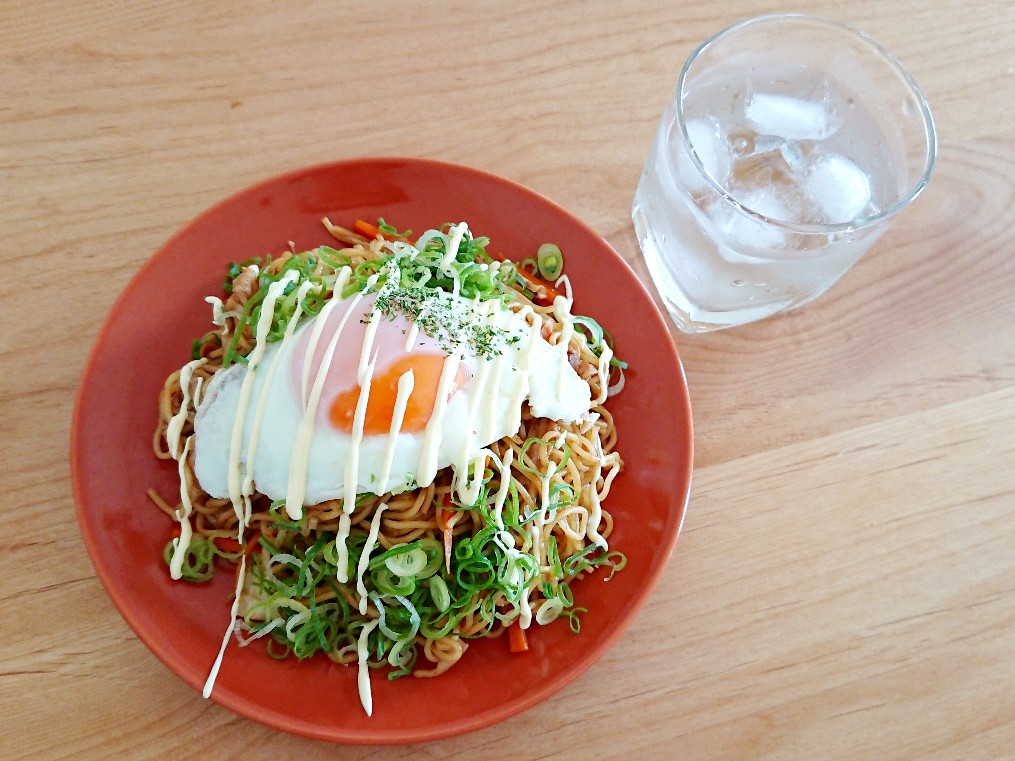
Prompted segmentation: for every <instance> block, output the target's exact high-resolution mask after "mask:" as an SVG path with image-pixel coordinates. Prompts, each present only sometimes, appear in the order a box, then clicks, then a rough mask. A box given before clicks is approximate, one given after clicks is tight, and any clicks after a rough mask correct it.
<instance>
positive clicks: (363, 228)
mask: <svg viewBox="0 0 1015 761" xmlns="http://www.w3.org/2000/svg"><path fill="white" fill-rule="evenodd" d="M352 229H353V230H355V231H356V232H358V233H359V234H360V235H362V236H363V237H365V238H369V239H370V240H374V239H375V238H376V237H377V236H380V237H382V238H384V240H388V241H396V240H400V241H402V242H404V241H405V237H404V236H403V237H399V236H397V235H388V233H386V232H384V231H383V230H381V229H380V228H379V227H378V226H377V225H372V224H370V223H369V222H367V221H366V220H365V219H357V220H356V221H355V222H353V223H352Z"/></svg>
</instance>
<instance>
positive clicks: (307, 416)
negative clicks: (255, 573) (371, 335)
mask: <svg viewBox="0 0 1015 761" xmlns="http://www.w3.org/2000/svg"><path fill="white" fill-rule="evenodd" d="M344 269H345V268H343V270H344ZM362 300H363V294H362V293H357V294H356V295H355V296H353V297H352V301H351V303H350V304H349V307H348V309H347V310H346V313H345V314H344V315H342V321H341V322H340V323H339V324H338V327H337V328H336V329H335V334H334V335H333V336H332V337H331V340H330V341H329V342H328V345H327V347H326V348H325V351H324V358H323V360H322V361H321V367H320V368H319V369H318V371H317V377H316V378H315V379H314V387H313V389H312V390H311V392H310V398H309V399H307V408H306V410H304V412H303V418H302V419H301V420H300V425H299V428H297V430H296V440H295V441H294V442H293V451H292V455H291V456H290V458H289V481H288V484H287V487H286V501H285V510H286V513H287V514H288V515H289V517H290V518H291V519H292V520H294V521H297V520H299V519H300V518H302V517H303V499H304V497H306V493H307V468H308V467H309V465H310V457H309V454H310V442H311V441H312V439H313V435H314V425H315V421H316V418H317V406H318V404H319V403H320V401H321V393H322V392H323V391H324V380H325V378H326V377H327V375H328V369H329V368H330V367H331V360H332V358H333V357H334V355H335V347H336V346H338V340H339V338H341V337H342V333H343V332H344V330H345V326H346V324H347V323H348V322H349V319H350V317H351V316H352V315H353V314H354V313H355V311H356V306H357V305H358V304H359V302H360V301H362ZM331 303H334V302H331ZM322 312H323V310H322ZM317 337H318V338H319V337H320V336H317ZM315 349H316V346H315V345H314V342H313V336H311V344H310V345H309V346H308V347H307V352H308V354H309V353H313V352H314V350H315ZM353 501H354V502H355V499H354V500H353Z"/></svg>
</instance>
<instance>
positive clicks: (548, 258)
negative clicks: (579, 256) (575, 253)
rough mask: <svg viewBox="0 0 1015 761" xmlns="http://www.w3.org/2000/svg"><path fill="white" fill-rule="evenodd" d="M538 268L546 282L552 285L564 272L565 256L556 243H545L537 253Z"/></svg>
mask: <svg viewBox="0 0 1015 761" xmlns="http://www.w3.org/2000/svg"><path fill="white" fill-rule="evenodd" d="M536 268H537V269H538V270H539V274H540V276H542V278H543V279H544V280H549V281H550V282H551V283H552V282H554V281H555V280H556V279H557V278H559V277H560V276H561V274H562V273H563V272H564V255H563V254H561V253H560V246H558V245H557V244H555V243H544V244H543V245H542V246H540V247H539V250H538V251H537V252H536Z"/></svg>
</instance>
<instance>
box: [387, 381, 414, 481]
mask: <svg viewBox="0 0 1015 761" xmlns="http://www.w3.org/2000/svg"><path fill="white" fill-rule="evenodd" d="M415 384H416V376H415V374H414V373H413V372H412V369H411V368H410V369H409V370H406V371H405V372H404V373H402V374H401V375H400V376H399V378H398V391H397V392H396V395H395V406H394V409H392V411H391V428H390V429H389V430H388V440H387V442H386V444H385V446H384V460H383V461H382V462H381V470H380V473H378V474H377V483H379V484H386V483H387V482H388V476H390V475H391V463H392V462H393V461H394V459H395V445H396V444H397V443H398V434H399V433H400V432H401V430H402V421H403V420H404V419H405V408H406V407H407V406H408V404H409V397H410V396H411V395H412V389H413V388H414V387H415ZM381 488H384V487H383V486H382V487H381Z"/></svg>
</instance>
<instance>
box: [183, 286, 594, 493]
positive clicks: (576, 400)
mask: <svg viewBox="0 0 1015 761" xmlns="http://www.w3.org/2000/svg"><path fill="white" fill-rule="evenodd" d="M445 296H446V297H448V298H451V297H450V295H448V294H446V295H445ZM455 300H456V301H457V303H456V304H455V308H456V309H469V308H470V307H469V302H467V301H465V300H464V299H455ZM370 303H372V302H370ZM364 304H367V301H366V300H364ZM365 308H366V309H368V308H369V306H366V307H365ZM499 320H500V324H501V326H502V327H504V326H506V330H507V331H508V332H509V333H510V334H513V335H518V336H519V337H520V339H521V340H519V341H517V342H516V343H511V342H506V343H505V344H504V345H503V346H502V347H501V350H502V352H503V356H502V358H501V360H500V361H502V362H503V363H506V367H504V368H503V369H504V372H502V373H501V374H500V382H499V384H495V385H496V388H495V389H490V387H489V386H490V384H487V388H486V393H484V395H483V397H482V398H479V399H477V401H476V404H474V405H473V406H474V407H476V406H478V407H479V408H480V411H481V413H482V418H483V422H482V424H478V423H477V421H476V419H475V418H474V417H473V416H472V415H470V401H471V400H472V393H474V392H475V391H476V385H477V384H476V383H475V380H476V375H477V372H478V371H479V369H480V365H481V363H489V362H493V361H495V360H493V359H488V358H485V357H478V356H476V355H475V354H474V353H473V352H471V351H465V352H464V356H462V359H461V361H462V365H463V366H464V368H465V369H466V371H467V375H468V381H467V382H466V383H465V384H464V386H463V387H462V388H461V389H459V390H458V391H457V392H456V393H454V394H453V395H452V396H451V398H450V399H449V401H448V403H447V407H446V410H445V414H444V415H443V418H442V419H441V421H440V443H439V447H438V452H437V466H438V469H443V468H446V467H448V466H450V465H452V464H453V463H456V462H463V461H465V460H464V458H463V457H462V453H463V452H467V453H468V454H469V455H470V456H471V455H473V454H475V453H477V452H478V451H479V450H480V449H482V448H483V447H486V446H488V445H489V444H491V443H493V442H494V441H497V440H499V439H501V438H503V437H505V436H510V435H513V434H514V433H516V431H517V428H518V420H519V415H520V410H519V409H518V407H519V404H520V401H527V402H528V403H529V405H530V407H531V410H532V413H533V414H534V415H535V416H537V417H549V418H553V419H555V420H561V421H563V422H574V421H576V420H578V419H580V418H581V417H582V416H583V415H585V414H587V413H588V411H589V409H590V407H591V389H590V388H589V385H588V383H586V382H585V381H584V380H582V379H581V378H580V377H579V376H578V374H577V373H576V372H575V371H574V369H573V368H572V367H571V366H570V364H569V363H568V362H567V361H566V355H565V354H563V353H562V351H561V349H562V348H563V347H560V346H551V345H550V344H549V343H548V342H547V341H546V340H545V339H543V338H542V337H541V336H540V335H539V334H538V331H532V330H529V329H528V327H527V323H526V322H525V320H524V318H523V317H521V316H520V315H517V314H514V313H509V312H506V311H505V312H504V313H501V314H500V315H499ZM312 325H313V320H307V321H306V324H304V325H301V326H300V328H299V330H298V331H297V335H296V337H298V336H299V334H300V333H301V332H302V331H305V330H308V329H310V328H311V326H312ZM391 334H394V335H391ZM421 337H422V338H424V339H425V336H422V334H421ZM376 340H377V341H378V342H381V341H396V340H397V341H401V342H403V343H404V340H405V339H404V336H403V335H402V328H401V327H399V325H398V324H397V323H396V322H393V321H391V320H389V319H386V318H385V319H382V320H381V321H380V323H379V324H378V327H377V335H376ZM343 341H345V342H347V343H350V342H351V343H353V344H355V345H352V346H349V345H347V346H344V347H343V346H342V344H343ZM426 342H427V341H426V340H424V343H426ZM299 343H300V342H299V341H297V340H293V341H289V342H285V343H272V344H269V345H268V347H267V349H266V351H265V354H264V357H263V359H262V361H261V365H260V367H259V368H258V369H257V370H256V371H255V377H254V380H253V389H252V394H251V398H252V399H259V398H260V397H261V394H262V391H263V389H264V385H265V382H266V378H268V377H269V376H273V377H272V380H271V385H270V387H269V388H268V389H267V391H266V393H267V404H266V408H265V413H264V416H263V418H262V420H261V431H260V437H259V440H258V445H257V447H256V454H255V457H254V461H253V462H252V463H250V462H247V461H246V455H247V452H248V451H249V449H250V436H251V429H252V427H253V426H252V415H246V416H245V425H244V431H243V438H242V448H241V454H240V459H239V465H240V468H241V469H242V471H243V474H244V475H246V470H247V469H248V468H252V477H253V482H254V487H255V489H256V490H257V491H258V492H260V493H262V494H265V495H267V496H268V497H269V498H270V499H272V500H279V499H285V497H286V489H287V486H288V481H289V466H290V456H291V454H292V448H293V442H294V441H295V439H296V431H297V428H298V427H299V425H300V422H301V420H302V418H303V415H304V405H303V402H302V400H301V399H300V398H299V397H300V395H299V394H298V393H296V392H295V391H294V389H293V384H291V383H290V382H288V377H287V376H288V368H290V367H293V366H294V365H293V363H294V362H298V363H299V364H300V365H302V363H303V357H302V356H296V352H297V347H298V345H299ZM430 343H431V344H432V341H430ZM418 346H419V342H416V343H415V344H414V347H413V349H411V350H410V352H409V353H411V352H412V351H418V350H419V349H418V348H417V347H418ZM360 350H361V345H360V344H359V341H358V340H356V337H355V335H352V336H348V337H347V336H346V335H345V334H343V335H342V336H341V337H340V339H339V346H338V349H337V351H336V354H335V357H336V358H340V357H342V358H346V359H345V361H348V359H347V358H348V357H356V358H358V357H359V353H360ZM425 350H427V351H430V352H433V351H434V349H433V346H432V345H431V346H429V347H426V349H425ZM276 362H277V363H281V364H280V366H279V368H278V372H275V373H270V372H268V368H270V367H271V366H272V364H273V363H276ZM526 369H527V371H526ZM384 370H385V368H384V367H380V366H378V367H377V368H376V369H375V372H376V374H380V373H383V372H384ZM249 372H250V370H249V369H248V368H247V367H246V366H245V365H242V364H237V365H233V366H232V367H229V368H227V369H225V370H221V371H219V372H218V373H216V375H215V376H214V377H213V378H212V380H211V382H210V384H209V385H208V387H207V390H206V392H205V395H204V398H203V400H202V402H201V405H200V407H199V409H198V411H197V416H196V420H195V439H194V440H195V446H194V474H195V476H196V478H197V480H198V482H199V484H200V485H201V488H202V489H204V490H205V491H206V492H207V493H208V494H209V495H211V496H212V497H220V498H226V497H228V496H229V468H230V451H229V448H230V439H231V435H232V429H233V424H234V421H235V420H236V416H237V414H238V407H239V402H240V388H241V386H242V384H243V381H244V378H245V376H246V375H247V373H249ZM321 404H322V406H325V405H330V400H329V399H322V400H321ZM479 429H482V435H481V433H480V430H479ZM388 438H389V437H388V435H387V434H383V435H364V436H363V438H362V440H361V441H360V442H359V445H358V452H359V458H358V469H357V474H356V491H357V493H371V494H386V493H389V492H399V491H404V490H407V489H411V488H415V487H416V486H426V485H428V484H421V483H418V478H419V472H420V471H419V464H420V458H421V455H422V453H423V448H424V435H423V433H422V432H419V433H412V432H405V431H402V432H399V433H398V434H397V437H396V441H395V444H394V449H393V452H394V454H393V459H392V465H391V468H390V470H389V476H388V478H387V479H386V480H385V481H384V483H380V482H379V473H380V471H381V469H382V463H383V460H384V455H385V449H386V447H387V443H388ZM351 446H352V441H351V439H350V436H349V435H348V434H346V433H344V432H343V431H340V430H338V429H337V428H335V427H333V426H332V425H330V424H329V423H328V422H327V421H326V420H318V421H317V424H316V425H315V427H314V433H313V437H312V439H311V445H310V450H309V465H308V468H307V481H306V495H305V498H304V502H305V503H306V504H317V503H319V502H323V501H325V500H330V499H340V498H342V497H343V496H344V492H345V470H346V468H345V464H346V460H347V459H348V457H349V454H350V448H351Z"/></svg>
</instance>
